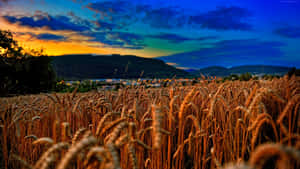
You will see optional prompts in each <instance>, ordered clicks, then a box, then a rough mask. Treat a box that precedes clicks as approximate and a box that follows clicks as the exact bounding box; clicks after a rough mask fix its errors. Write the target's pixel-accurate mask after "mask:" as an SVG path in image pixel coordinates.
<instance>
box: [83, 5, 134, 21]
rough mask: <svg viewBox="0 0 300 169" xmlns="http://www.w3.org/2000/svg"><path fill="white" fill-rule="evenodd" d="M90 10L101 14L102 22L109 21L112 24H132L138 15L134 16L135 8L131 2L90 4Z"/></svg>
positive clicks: (88, 6)
mask: <svg viewBox="0 0 300 169" xmlns="http://www.w3.org/2000/svg"><path fill="white" fill-rule="evenodd" d="M86 7H87V8H88V9H90V10H92V11H94V12H96V13H98V14H100V16H101V20H109V21H112V22H126V23H124V24H128V23H127V22H131V21H132V20H133V19H134V18H135V17H136V15H135V14H134V6H133V4H132V3H130V2H129V1H122V0H121V1H104V2H94V3H89V4H88V5H87V6H86Z"/></svg>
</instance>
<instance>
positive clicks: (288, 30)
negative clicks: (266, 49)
mask: <svg viewBox="0 0 300 169" xmlns="http://www.w3.org/2000/svg"><path fill="white" fill-rule="evenodd" d="M274 33H275V34H277V35H280V36H282V37H286V38H300V27H283V28H278V29H276V30H274Z"/></svg>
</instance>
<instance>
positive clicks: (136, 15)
mask: <svg viewBox="0 0 300 169" xmlns="http://www.w3.org/2000/svg"><path fill="white" fill-rule="evenodd" d="M86 7H87V8H88V9H90V10H92V11H94V12H96V13H98V14H100V15H101V20H109V21H111V22H113V23H118V24H121V25H122V26H127V25H129V24H134V23H136V22H137V21H140V22H141V23H144V24H148V25H150V26H152V27H155V28H174V27H178V26H183V25H184V22H183V21H184V20H183V19H181V17H182V15H181V14H180V12H179V11H178V10H176V9H175V8H171V7H166V8H153V7H152V6H150V5H145V4H138V3H132V2H130V1H123V0H119V1H104V2H94V3H89V4H88V5H87V6H86Z"/></svg>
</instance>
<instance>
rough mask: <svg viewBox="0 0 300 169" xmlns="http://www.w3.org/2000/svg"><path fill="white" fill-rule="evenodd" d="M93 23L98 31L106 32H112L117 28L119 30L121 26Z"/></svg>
mask: <svg viewBox="0 0 300 169" xmlns="http://www.w3.org/2000/svg"><path fill="white" fill-rule="evenodd" d="M93 23H94V24H95V25H96V29H97V30H106V31H109V30H110V31H111V30H113V29H115V28H119V26H118V25H117V24H113V23H108V22H104V21H102V20H97V21H93Z"/></svg>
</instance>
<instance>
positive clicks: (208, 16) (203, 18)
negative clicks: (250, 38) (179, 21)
mask: <svg viewBox="0 0 300 169" xmlns="http://www.w3.org/2000/svg"><path fill="white" fill-rule="evenodd" d="M249 16H251V13H250V12H249V11H248V10H246V9H244V8H240V7H235V6H232V7H220V8H218V9H216V10H213V11H209V12H207V13H203V14H199V15H194V16H190V18H189V23H190V24H196V25H200V26H201V27H202V28H208V29H215V30H251V29H252V26H251V25H250V24H249V23H247V22H246V19H247V18H248V17H249Z"/></svg>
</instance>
